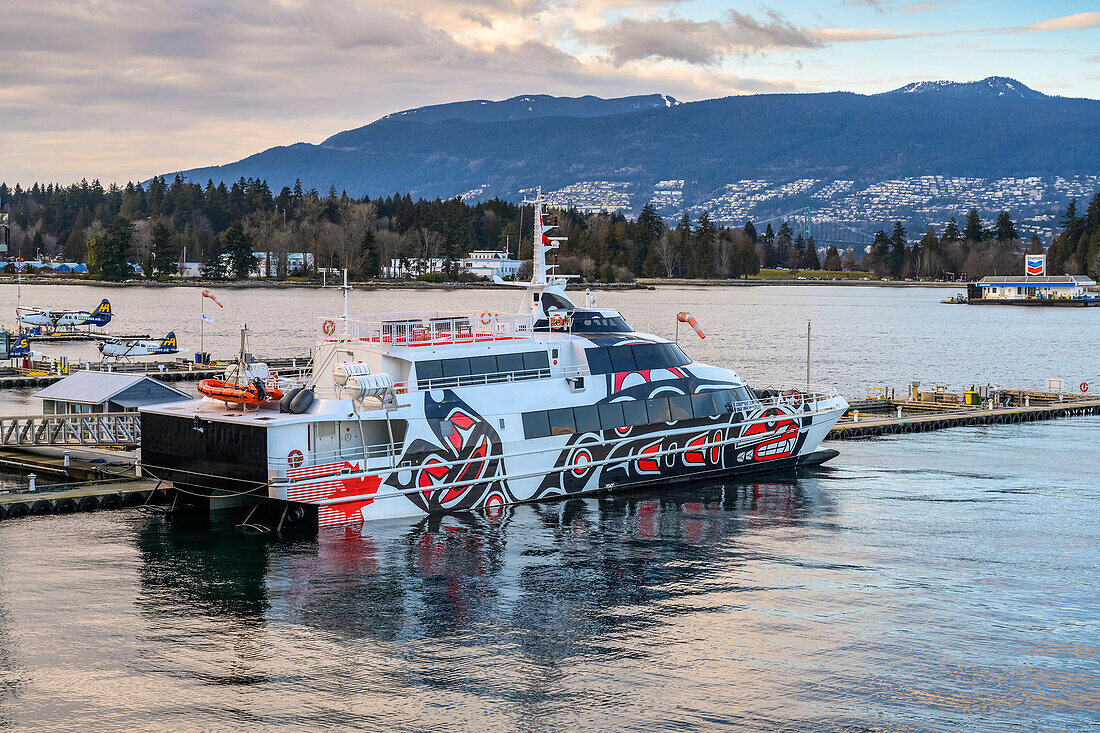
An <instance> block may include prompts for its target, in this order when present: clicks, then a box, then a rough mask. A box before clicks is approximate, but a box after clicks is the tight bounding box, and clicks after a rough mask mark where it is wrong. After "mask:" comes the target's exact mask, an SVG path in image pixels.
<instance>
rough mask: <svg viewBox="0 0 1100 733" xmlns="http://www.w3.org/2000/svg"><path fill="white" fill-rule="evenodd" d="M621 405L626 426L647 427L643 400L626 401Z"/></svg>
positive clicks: (647, 421) (647, 422)
mask: <svg viewBox="0 0 1100 733" xmlns="http://www.w3.org/2000/svg"><path fill="white" fill-rule="evenodd" d="M622 404H623V418H624V419H625V420H626V424H627V425H648V424H649V415H647V414H646V410H645V400H628V401H626V402H624V403H622Z"/></svg>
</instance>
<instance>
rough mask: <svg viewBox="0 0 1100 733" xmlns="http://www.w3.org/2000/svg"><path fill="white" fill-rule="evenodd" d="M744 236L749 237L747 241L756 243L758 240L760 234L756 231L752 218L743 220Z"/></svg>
mask: <svg viewBox="0 0 1100 733" xmlns="http://www.w3.org/2000/svg"><path fill="white" fill-rule="evenodd" d="M744 229H745V236H746V237H748V238H749V241H750V242H752V243H753V244H756V243H757V242H758V241H760V236H759V235H758V234H757V233H756V225H754V224H753V223H752V219H749V220H748V221H746V222H745V227H744Z"/></svg>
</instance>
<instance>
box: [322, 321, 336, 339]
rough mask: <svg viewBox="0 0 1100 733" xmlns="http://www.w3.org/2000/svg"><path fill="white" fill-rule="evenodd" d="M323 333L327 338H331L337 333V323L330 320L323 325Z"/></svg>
mask: <svg viewBox="0 0 1100 733" xmlns="http://www.w3.org/2000/svg"><path fill="white" fill-rule="evenodd" d="M321 333H323V334H325V335H326V336H331V335H332V334H334V333H336V321H334V320H332V319H329V320H326V321H325V322H324V323H322V324H321Z"/></svg>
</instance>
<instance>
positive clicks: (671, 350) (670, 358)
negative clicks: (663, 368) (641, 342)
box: [661, 344, 691, 367]
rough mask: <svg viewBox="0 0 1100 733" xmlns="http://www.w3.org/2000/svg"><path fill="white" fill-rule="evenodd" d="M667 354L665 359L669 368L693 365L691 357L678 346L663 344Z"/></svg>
mask: <svg viewBox="0 0 1100 733" xmlns="http://www.w3.org/2000/svg"><path fill="white" fill-rule="evenodd" d="M661 346H663V347H664V352H665V354H666V356H665V359H666V360H667V363H668V365H669V366H678V367H680V366H687V365H688V364H690V363H691V357H690V356H688V355H687V354H685V353H684V351H683V349H681V348H680V347H679V346H677V345H676V344H661Z"/></svg>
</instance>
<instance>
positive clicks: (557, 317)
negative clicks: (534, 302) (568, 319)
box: [550, 313, 565, 328]
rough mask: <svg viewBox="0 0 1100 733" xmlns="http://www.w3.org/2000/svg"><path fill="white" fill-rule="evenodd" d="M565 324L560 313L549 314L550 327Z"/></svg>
mask: <svg viewBox="0 0 1100 733" xmlns="http://www.w3.org/2000/svg"><path fill="white" fill-rule="evenodd" d="M564 325H565V317H564V316H563V315H562V314H561V313H555V314H554V315H552V316H550V328H561V327H562V326H564Z"/></svg>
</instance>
